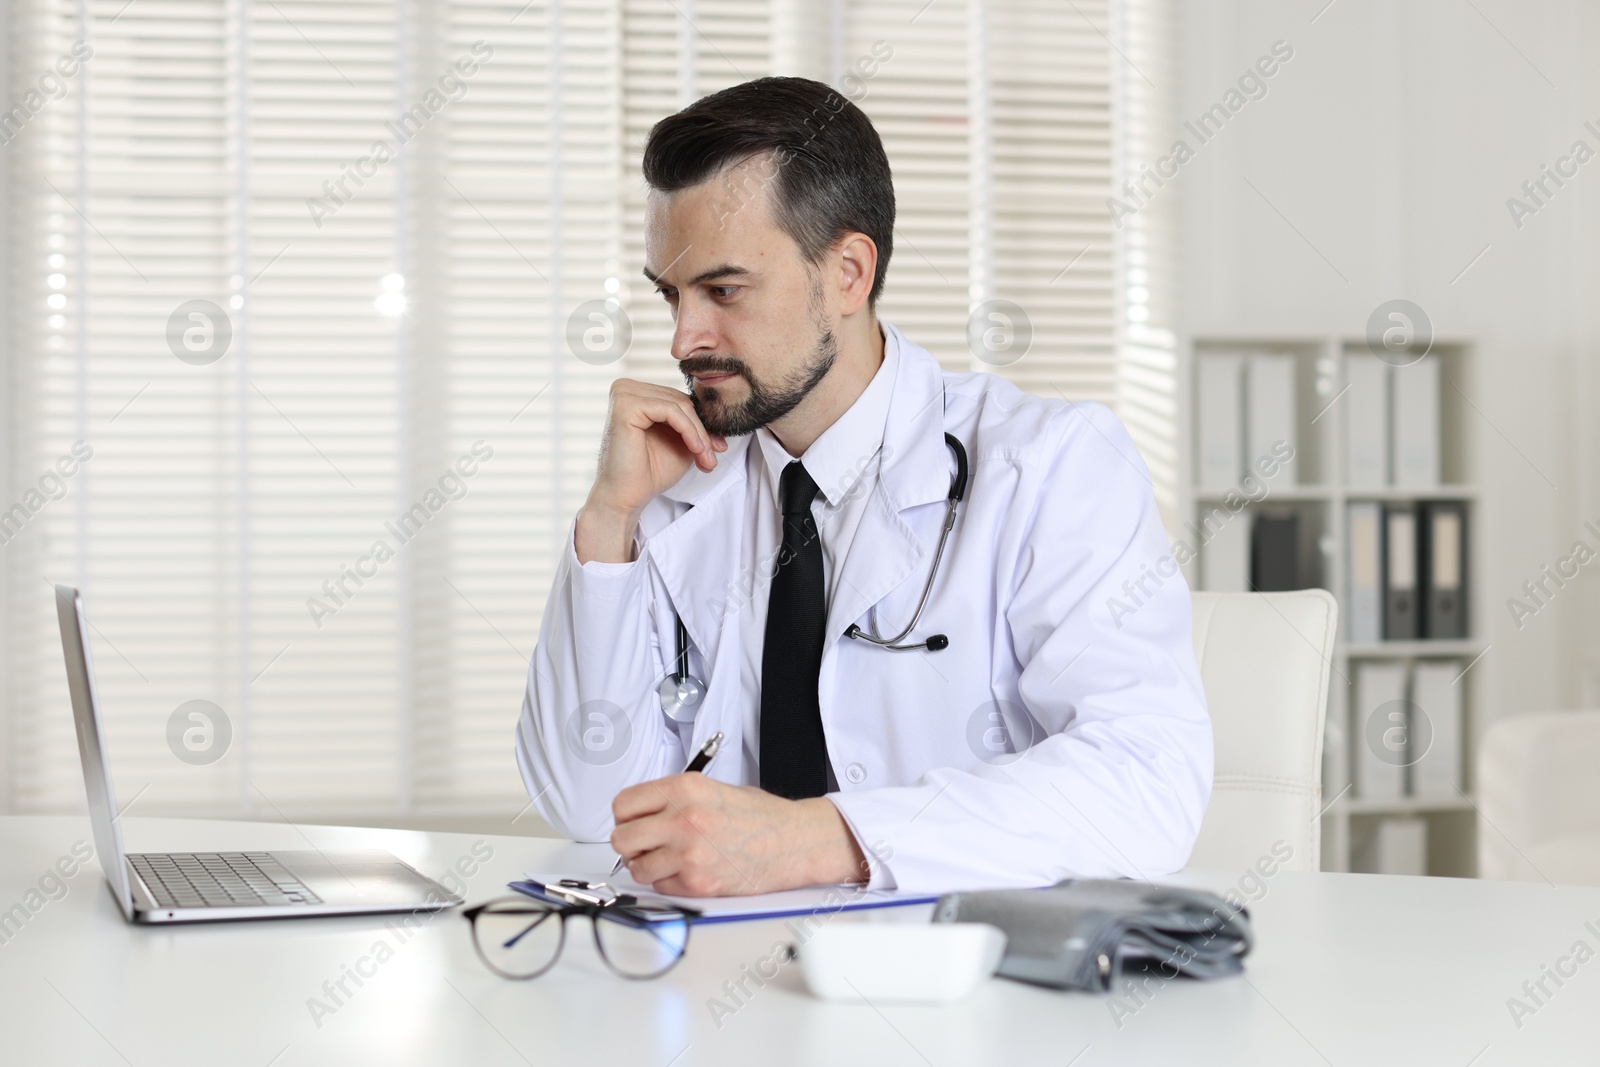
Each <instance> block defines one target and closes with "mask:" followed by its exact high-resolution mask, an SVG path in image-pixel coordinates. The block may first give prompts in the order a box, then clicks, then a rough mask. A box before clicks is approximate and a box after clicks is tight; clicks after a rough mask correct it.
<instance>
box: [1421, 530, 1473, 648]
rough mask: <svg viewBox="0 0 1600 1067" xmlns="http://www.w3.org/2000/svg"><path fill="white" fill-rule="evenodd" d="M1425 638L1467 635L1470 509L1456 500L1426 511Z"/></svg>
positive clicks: (1423, 545)
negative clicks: (1467, 569) (1468, 514)
mask: <svg viewBox="0 0 1600 1067" xmlns="http://www.w3.org/2000/svg"><path fill="white" fill-rule="evenodd" d="M1421 533H1422V538H1421V549H1422V551H1421V559H1420V560H1419V562H1420V564H1421V566H1420V567H1419V568H1418V570H1419V576H1420V577H1421V579H1422V581H1421V583H1420V584H1421V586H1422V598H1421V602H1422V636H1424V637H1428V638H1433V639H1443V640H1449V639H1451V638H1462V637H1466V636H1467V606H1466V591H1467V583H1466V569H1465V568H1466V559H1467V551H1466V550H1467V509H1466V505H1464V504H1462V503H1460V502H1456V501H1452V502H1448V503H1436V504H1428V505H1426V506H1425V507H1424V508H1423V509H1422V531H1421Z"/></svg>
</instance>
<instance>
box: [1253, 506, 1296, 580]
mask: <svg viewBox="0 0 1600 1067" xmlns="http://www.w3.org/2000/svg"><path fill="white" fill-rule="evenodd" d="M1299 543H1300V516H1298V515H1296V514H1294V513H1293V512H1289V513H1287V514H1281V515H1273V514H1270V513H1269V514H1261V515H1257V516H1256V521H1255V525H1254V527H1253V528H1252V530H1251V532H1250V589H1251V591H1252V592H1256V593H1282V592H1286V591H1287V590H1290V589H1300V588H1303V587H1304V585H1305V583H1304V582H1302V581H1301V580H1300V568H1299V565H1298V555H1299V552H1298V549H1299Z"/></svg>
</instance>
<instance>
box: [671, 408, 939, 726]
mask: <svg viewBox="0 0 1600 1067" xmlns="http://www.w3.org/2000/svg"><path fill="white" fill-rule="evenodd" d="M944 442H945V444H947V445H949V446H950V451H951V452H953V453H955V457H956V473H955V477H954V478H952V479H951V480H950V495H949V498H948V499H947V502H946V504H945V513H944V528H943V529H942V530H940V531H939V547H938V548H937V549H936V550H935V551H934V553H933V566H932V567H931V568H929V570H928V580H927V582H926V583H924V584H923V587H922V599H921V600H919V601H917V611H916V614H914V615H912V616H911V621H910V622H909V623H907V624H906V628H905V629H904V630H901V631H900V632H899V633H897V634H895V635H894V636H893V637H883V636H881V635H880V634H879V633H878V627H877V625H876V624H875V623H874V624H873V626H872V632H871V633H867V632H866V631H865V630H863V629H861V627H859V626H857V625H856V624H855V623H851V624H850V628H849V629H848V630H846V631H845V632H844V635H845V636H846V637H849V638H858V639H860V640H863V641H867V642H870V643H871V644H874V645H877V646H878V647H879V648H886V649H888V650H890V651H891V652H909V651H911V650H912V649H918V648H924V649H927V650H928V651H929V652H938V651H939V650H940V649H944V648H948V647H950V638H949V637H947V636H946V635H944V634H934V635H932V636H931V637H929V638H928V639H927V640H926V641H916V642H913V643H911V644H906V645H902V644H899V643H898V642H899V641H900V640H901V639H902V638H903V637H905V636H906V635H907V634H909V633H910V632H911V631H912V630H914V629H916V626H917V622H918V621H919V620H920V619H921V618H922V609H923V608H925V607H927V605H928V597H929V595H930V594H932V592H933V581H934V579H935V578H937V577H938V576H939V561H940V560H941V559H943V558H944V546H945V542H946V541H948V540H949V539H950V530H951V528H952V527H954V526H955V524H956V505H957V504H959V503H960V502H961V500H962V499H963V498H964V497H965V496H966V495H967V450H966V449H965V448H964V447H963V446H962V444H961V442H960V441H959V440H957V439H956V437H955V435H954V434H950V433H946V434H945V435H944ZM677 622H678V626H677V631H678V648H677V652H678V654H677V657H676V659H675V660H674V663H673V666H674V669H673V671H672V673H670V674H668V675H667V676H666V677H665V678H663V679H662V680H661V685H660V686H659V687H658V688H657V692H658V693H659V694H660V696H661V710H662V711H663V712H665V713H666V716H667V718H669V719H671V720H672V721H673V722H681V723H692V722H694V717H695V714H696V713H697V712H698V711H699V710H700V704H701V702H702V701H704V700H705V697H706V684H705V682H703V681H701V680H700V679H698V678H696V677H695V676H694V675H692V674H690V673H689V631H688V630H687V629H685V628H684V625H683V616H682V615H678V616H677Z"/></svg>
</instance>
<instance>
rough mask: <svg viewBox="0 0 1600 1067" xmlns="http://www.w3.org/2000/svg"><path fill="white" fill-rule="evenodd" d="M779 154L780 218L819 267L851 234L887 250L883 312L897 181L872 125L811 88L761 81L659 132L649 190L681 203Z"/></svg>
mask: <svg viewBox="0 0 1600 1067" xmlns="http://www.w3.org/2000/svg"><path fill="white" fill-rule="evenodd" d="M763 153H770V155H771V158H772V161H773V164H774V170H775V172H776V174H775V185H774V189H773V192H774V195H773V200H772V202H773V205H774V210H775V212H776V215H777V222H778V225H779V226H781V227H782V228H783V230H784V232H786V233H787V234H788V235H789V236H790V237H792V238H794V242H795V244H796V245H798V246H799V248H800V253H801V255H803V256H804V257H805V258H806V259H807V260H808V261H809V262H811V263H820V262H821V261H822V257H823V256H824V255H825V254H826V253H827V252H828V250H829V249H830V248H832V247H833V243H834V242H835V241H837V240H838V239H839V238H840V237H841V236H843V235H844V234H847V233H864V234H866V235H867V236H868V237H870V238H872V241H873V243H874V244H876V245H877V246H878V266H877V272H876V274H875V275H874V277H873V279H872V292H871V294H870V295H869V297H868V300H869V302H870V303H872V304H876V303H877V302H878V294H879V293H881V292H882V291H883V279H884V275H885V274H886V273H887V272H888V269H889V255H890V253H891V252H892V251H893V250H894V181H893V178H892V176H891V175H890V173H889V157H888V156H887V155H885V154H884V151H883V141H882V140H881V139H880V138H879V137H878V131H877V130H876V129H874V128H873V125H872V120H871V119H869V118H867V116H866V114H865V112H863V111H862V110H861V109H860V108H858V107H856V105H855V104H853V103H851V102H850V101H849V100H848V99H846V98H845V97H844V95H843V94H841V93H839V92H838V91H837V90H835V89H832V88H830V87H829V86H827V85H824V84H822V83H821V82H817V81H812V80H811V79H809V78H757V79H755V80H754V81H747V82H744V83H743V84H741V85H735V86H732V87H731V88H727V89H724V90H722V91H721V92H719V93H712V94H711V95H710V96H704V97H701V98H700V99H699V100H696V101H695V102H694V103H692V104H690V105H689V106H688V107H686V108H684V109H683V110H682V111H679V112H678V113H677V114H675V115H668V116H667V117H666V118H664V119H662V120H661V121H660V122H658V123H656V124H655V126H654V127H652V128H651V130H650V136H649V138H648V139H647V140H646V141H645V145H644V180H645V181H646V182H647V183H649V185H650V187H651V188H652V189H655V190H658V191H660V192H663V193H675V192H677V191H678V190H680V189H685V188H688V187H689V186H691V185H699V184H700V183H701V182H703V181H705V180H706V179H708V178H710V177H712V176H713V175H715V174H717V173H718V172H720V171H721V170H722V168H723V167H725V166H729V165H732V164H736V163H740V162H742V161H744V160H747V159H751V158H753V157H755V156H758V155H761V154H763Z"/></svg>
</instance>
